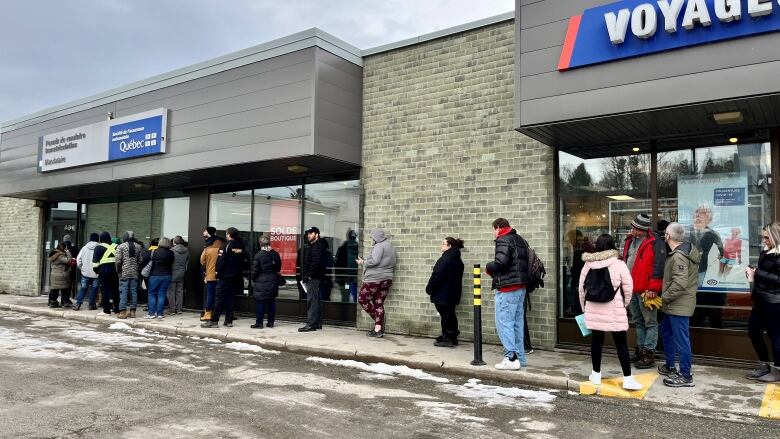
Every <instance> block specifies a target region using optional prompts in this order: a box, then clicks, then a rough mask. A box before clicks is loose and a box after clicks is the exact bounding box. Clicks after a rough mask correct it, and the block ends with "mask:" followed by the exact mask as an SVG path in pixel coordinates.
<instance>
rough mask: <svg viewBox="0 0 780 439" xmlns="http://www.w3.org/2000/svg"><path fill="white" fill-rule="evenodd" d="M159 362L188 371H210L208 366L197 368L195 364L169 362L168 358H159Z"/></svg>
mask: <svg viewBox="0 0 780 439" xmlns="http://www.w3.org/2000/svg"><path fill="white" fill-rule="evenodd" d="M157 361H158V362H160V363H163V364H167V365H169V366H174V367H178V368H180V369H187V370H208V369H209V367H208V366H195V365H194V364H187V363H182V362H181V361H176V360H169V359H167V358H158V359H157Z"/></svg>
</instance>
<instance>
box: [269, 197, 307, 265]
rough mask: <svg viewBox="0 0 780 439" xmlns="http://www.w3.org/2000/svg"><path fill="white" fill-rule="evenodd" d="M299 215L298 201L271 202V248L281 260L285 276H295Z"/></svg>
mask: <svg viewBox="0 0 780 439" xmlns="http://www.w3.org/2000/svg"><path fill="white" fill-rule="evenodd" d="M300 215H301V214H300V207H299V203H298V200H273V201H271V247H272V248H273V249H274V250H276V251H277V252H279V256H281V258H282V274H283V275H285V276H295V263H296V260H297V257H298V236H299V231H298V222H299V221H300Z"/></svg>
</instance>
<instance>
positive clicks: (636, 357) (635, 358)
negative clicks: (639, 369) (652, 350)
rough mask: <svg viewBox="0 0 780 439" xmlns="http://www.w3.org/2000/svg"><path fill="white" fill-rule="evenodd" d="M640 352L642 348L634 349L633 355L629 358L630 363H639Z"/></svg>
mask: <svg viewBox="0 0 780 439" xmlns="http://www.w3.org/2000/svg"><path fill="white" fill-rule="evenodd" d="M641 351H642V348H640V347H639V346H637V347H636V349H634V355H632V356H631V358H630V360H631V362H632V363H636V362H637V361H639V359H640V358H642V357H641V356H640V355H639V354H640V352H641Z"/></svg>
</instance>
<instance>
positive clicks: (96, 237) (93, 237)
mask: <svg viewBox="0 0 780 439" xmlns="http://www.w3.org/2000/svg"><path fill="white" fill-rule="evenodd" d="M89 240H90V241H94V242H98V241H99V240H100V235H98V234H97V233H95V232H92V233H90V234H89Z"/></svg>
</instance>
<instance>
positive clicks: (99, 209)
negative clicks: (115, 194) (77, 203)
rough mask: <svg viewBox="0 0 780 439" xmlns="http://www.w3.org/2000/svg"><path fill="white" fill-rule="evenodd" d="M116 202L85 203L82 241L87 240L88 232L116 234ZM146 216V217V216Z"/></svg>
mask: <svg viewBox="0 0 780 439" xmlns="http://www.w3.org/2000/svg"><path fill="white" fill-rule="evenodd" d="M118 208H119V205H118V203H96V204H87V205H86V223H85V226H84V231H83V232H84V233H83V234H82V235H83V238H84V239H83V240H82V242H85V243H86V242H87V241H89V235H90V233H101V232H108V233H110V234H111V237H114V236H116V235H117V230H118V225H119V224H118V217H117V210H118ZM147 218H148V217H147Z"/></svg>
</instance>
